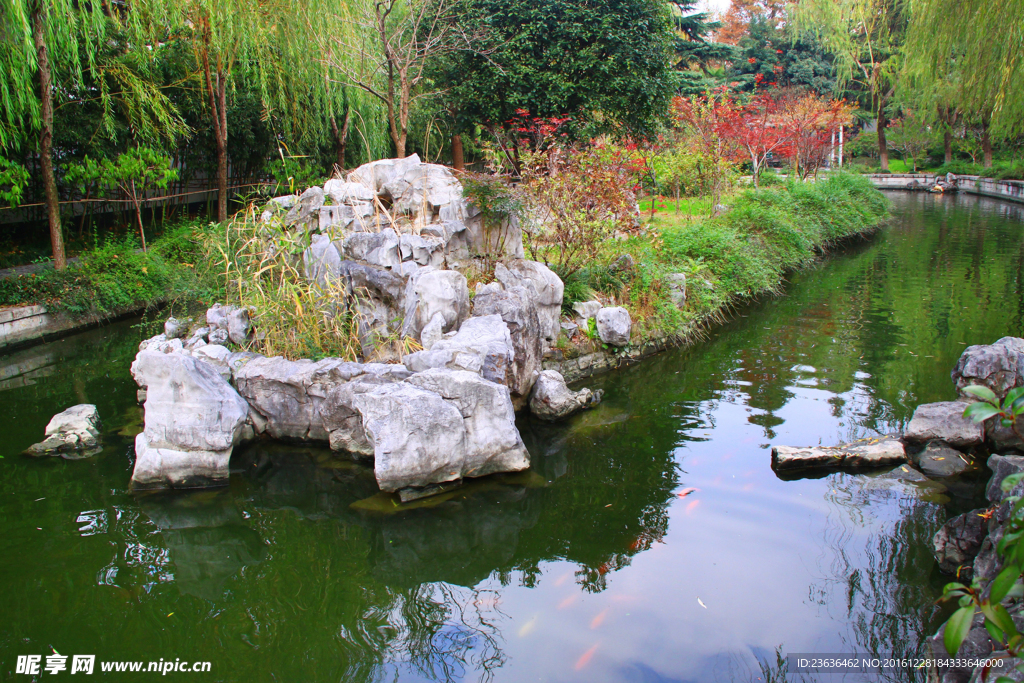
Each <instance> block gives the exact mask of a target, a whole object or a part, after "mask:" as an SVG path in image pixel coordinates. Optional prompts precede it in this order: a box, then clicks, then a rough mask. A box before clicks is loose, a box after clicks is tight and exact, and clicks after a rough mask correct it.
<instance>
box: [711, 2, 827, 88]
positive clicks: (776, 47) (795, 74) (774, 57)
mask: <svg viewBox="0 0 1024 683" xmlns="http://www.w3.org/2000/svg"><path fill="white" fill-rule="evenodd" d="M776 23H777V21H776V20H773V19H771V18H769V17H767V16H762V15H755V16H753V17H752V18H751V20H750V24H749V25H748V27H747V32H746V33H745V34H744V35H742V36H741V37H740V38H739V43H738V54H737V57H736V59H735V60H733V62H732V65H731V67H730V69H729V76H730V80H735V81H739V83H740V86H739V87H738V88H737V89H739V90H752V89H754V88H755V87H758V86H760V85H764V84H768V83H773V82H774V83H777V84H778V85H779V86H781V87H800V88H805V89H807V90H810V91H812V92H815V93H817V94H819V95H826V94H830V93H832V92H833V91H834V90H835V88H836V79H835V69H834V67H833V65H832V61H833V60H832V56H831V55H829V54H828V53H826V52H825V51H824V50H823V49H822V47H821V45H819V44H818V43H817V41H816V40H815V39H814V38H813V37H812V36H810V35H806V34H805V35H803V36H800V37H798V38H797V39H796V40H793V39H791V38H790V37H789V36H788V35H787V34H786V31H785V30H783V29H781V28H777V27H776V25H775V24H776Z"/></svg>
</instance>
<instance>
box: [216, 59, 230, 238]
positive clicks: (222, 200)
mask: <svg viewBox="0 0 1024 683" xmlns="http://www.w3.org/2000/svg"><path fill="white" fill-rule="evenodd" d="M226 81H227V76H226V75H225V74H222V73H221V72H220V70H219V69H218V71H217V99H218V100H219V105H220V107H219V108H220V125H219V126H218V131H217V220H218V221H220V222H223V221H226V220H227V219H228V113H227V90H226Z"/></svg>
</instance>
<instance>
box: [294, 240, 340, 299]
mask: <svg viewBox="0 0 1024 683" xmlns="http://www.w3.org/2000/svg"><path fill="white" fill-rule="evenodd" d="M302 264H303V269H304V272H305V274H306V278H307V279H309V280H311V281H313V282H315V283H317V284H318V285H320V286H321V287H326V286H327V285H328V283H330V282H333V281H334V280H337V279H338V275H339V274H340V272H341V255H340V254H339V253H338V249H337V247H335V245H334V242H332V241H331V238H330V237H329V236H327V235H313V237H312V238H311V239H310V243H309V248H308V249H306V251H304V252H303V253H302Z"/></svg>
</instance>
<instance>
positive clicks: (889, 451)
mask: <svg viewBox="0 0 1024 683" xmlns="http://www.w3.org/2000/svg"><path fill="white" fill-rule="evenodd" d="M906 460H907V456H906V452H905V450H904V448H903V444H902V443H901V442H900V440H899V439H897V438H895V437H893V436H884V437H880V438H868V439H860V440H858V441H853V442H851V443H847V444H842V445H840V446H808V447H806V448H793V447H791V446H774V447H772V469H774V470H776V471H784V470H798V469H807V468H817V467H884V466H886V465H893V464H897V463H902V462H906Z"/></svg>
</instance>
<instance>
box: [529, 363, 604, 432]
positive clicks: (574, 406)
mask: <svg viewBox="0 0 1024 683" xmlns="http://www.w3.org/2000/svg"><path fill="white" fill-rule="evenodd" d="M601 393H602V392H601V391H600V390H598V391H597V392H592V391H591V390H590V389H586V388H583V389H580V390H579V391H573V390H572V389H570V388H569V387H568V386H567V385H566V383H565V378H563V377H562V375H561V373H559V372H557V371H556V370H545V371H544V372H542V373H540V376H539V377H538V378H537V382H536V383H535V384H534V385H533V393H532V394H531V395H530V412H531V413H533V414H534V415H536V416H537V417H538V418H540V419H541V420H547V421H548V422H554V421H556V420H562V419H565V418H567V417H569V416H570V415H572V414H574V413H577V412H579V411H581V410H583V409H584V408H589V407H591V406H594V405H597V404H598V403H600V401H601Z"/></svg>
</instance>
